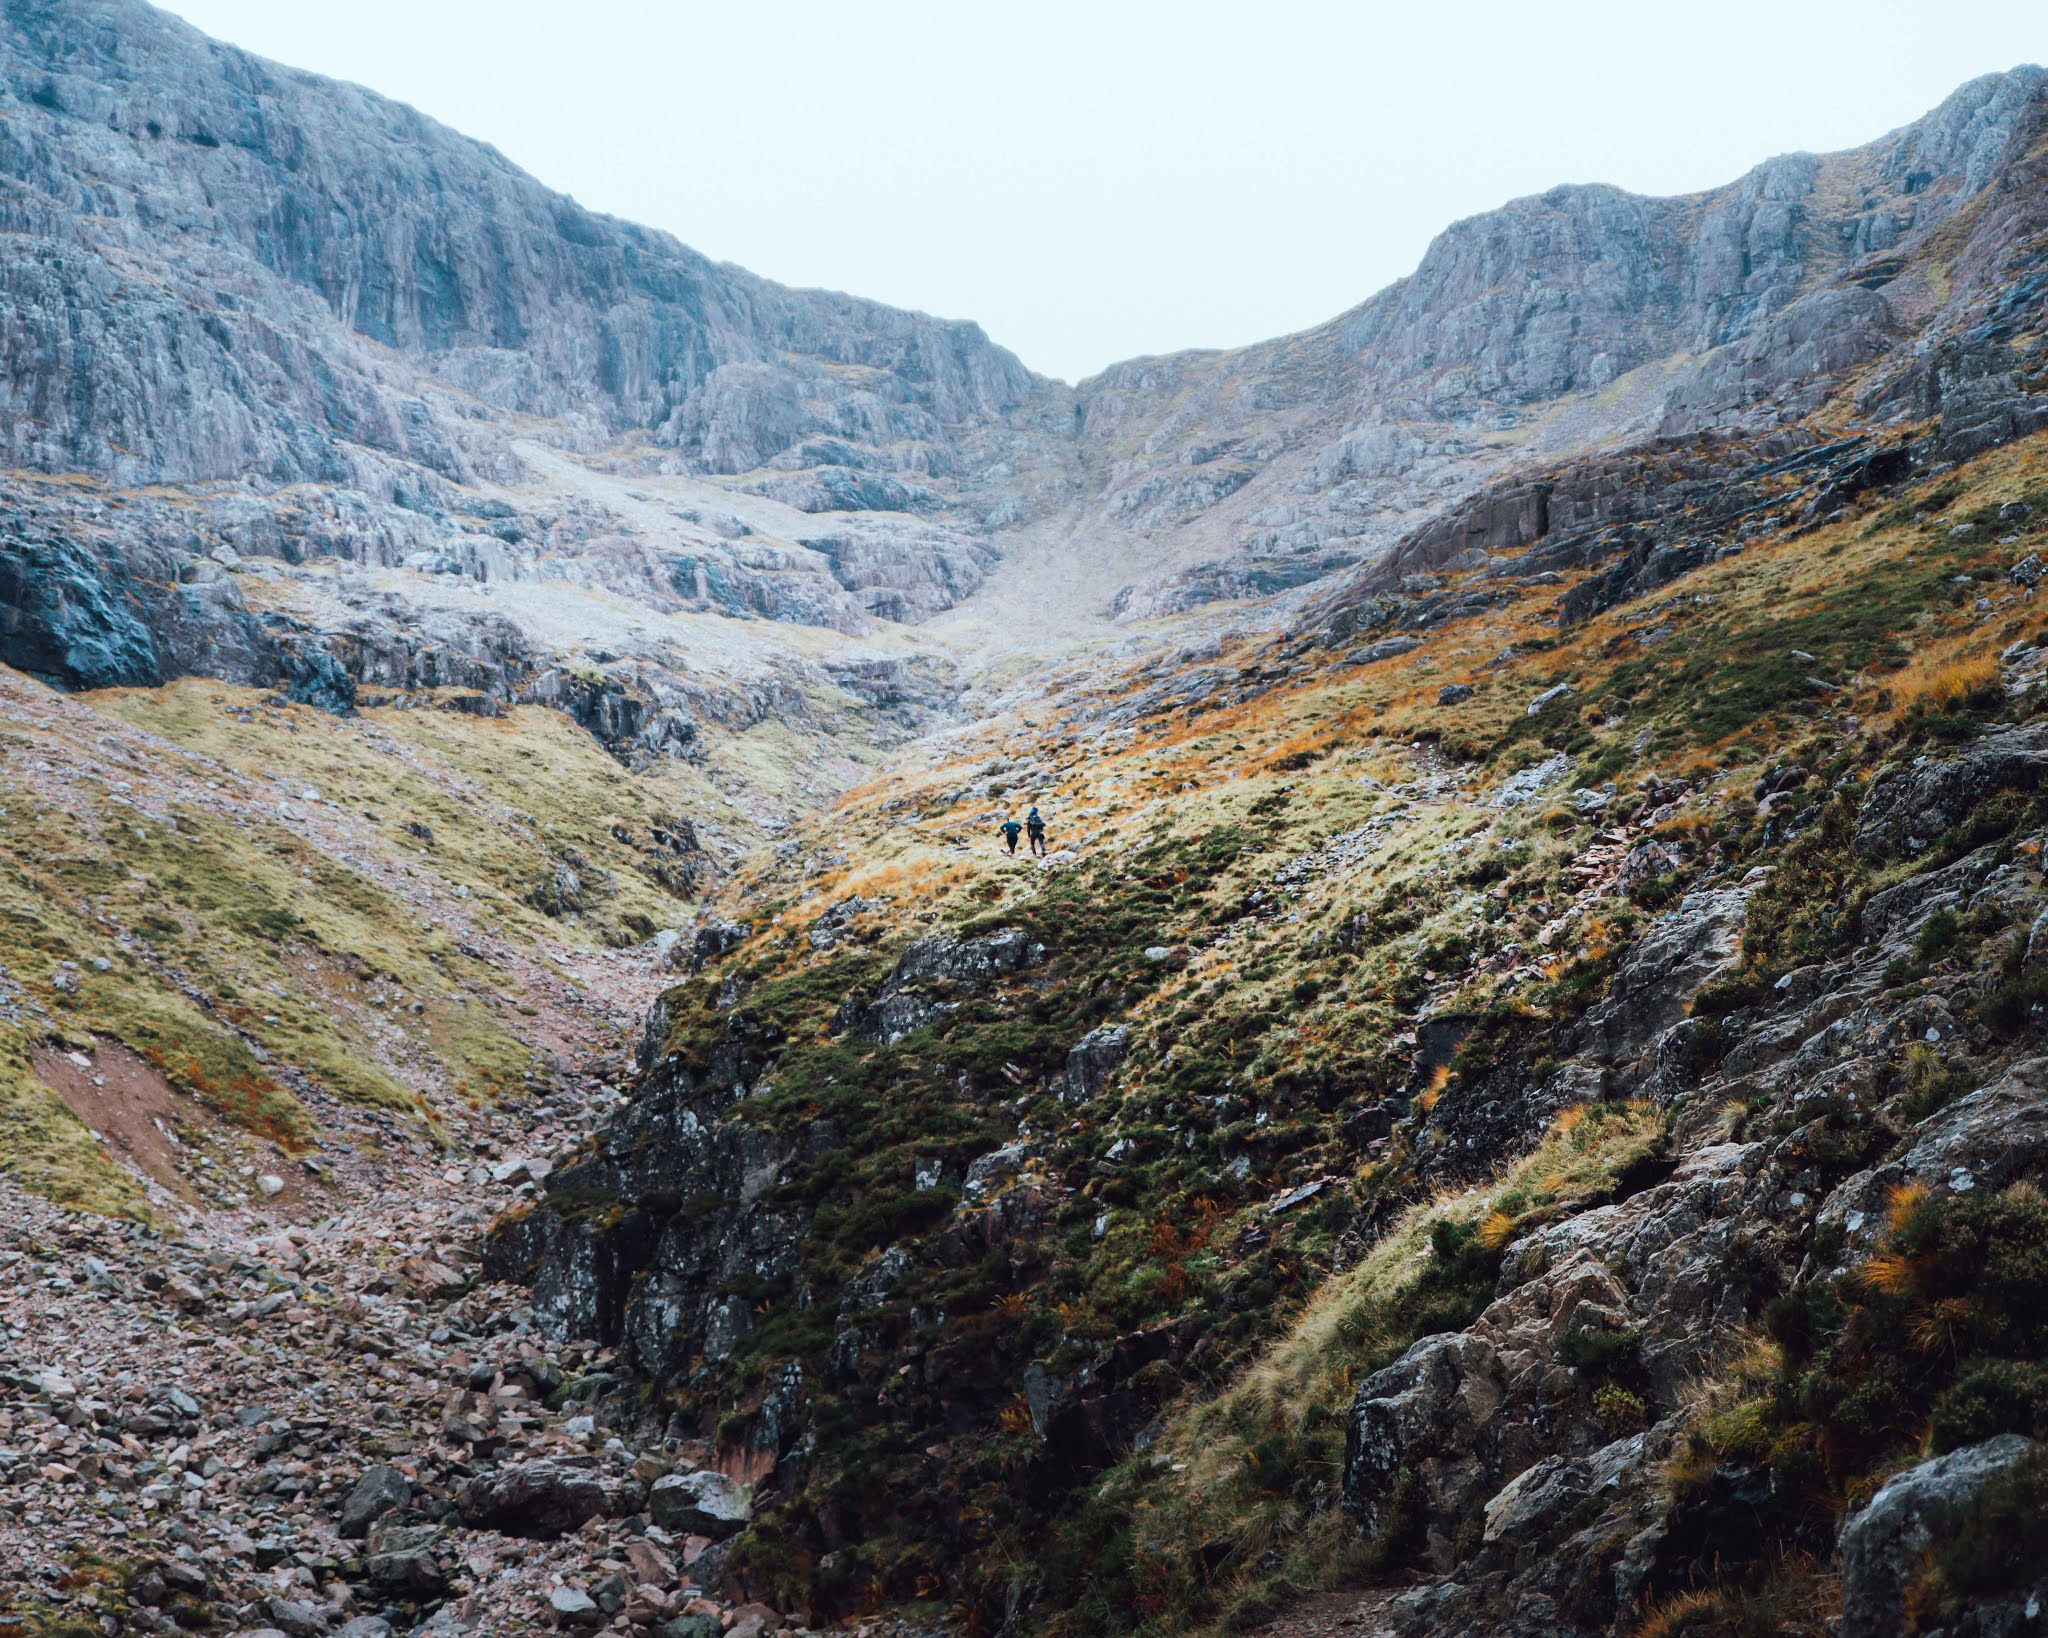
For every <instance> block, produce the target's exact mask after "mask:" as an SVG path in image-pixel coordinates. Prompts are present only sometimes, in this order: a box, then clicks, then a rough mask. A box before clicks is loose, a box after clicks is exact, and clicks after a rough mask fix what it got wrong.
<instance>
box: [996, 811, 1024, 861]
mask: <svg viewBox="0 0 2048 1638" xmlns="http://www.w3.org/2000/svg"><path fill="white" fill-rule="evenodd" d="M996 829H997V830H999V831H1001V832H1002V833H1003V840H1004V841H1006V842H1008V843H1009V844H1010V851H1011V852H1012V853H1015V852H1016V851H1017V838H1018V837H1019V836H1021V835H1022V834H1023V833H1024V827H1023V826H1022V825H1020V824H1018V823H1017V821H1016V820H1014V819H1005V820H1004V821H1003V822H1002V823H1001V824H1000V825H998V826H996Z"/></svg>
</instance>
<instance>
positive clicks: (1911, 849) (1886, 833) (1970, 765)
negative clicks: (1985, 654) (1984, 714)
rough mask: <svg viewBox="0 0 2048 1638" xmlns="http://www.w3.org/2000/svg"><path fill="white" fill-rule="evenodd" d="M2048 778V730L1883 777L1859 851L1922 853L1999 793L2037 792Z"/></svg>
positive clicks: (1859, 830)
mask: <svg viewBox="0 0 2048 1638" xmlns="http://www.w3.org/2000/svg"><path fill="white" fill-rule="evenodd" d="M2044 774H2048V726H2043V725H2042V724H2039V723H2027V724H2025V725H2024V726H2021V727H2017V728H2001V729H1998V730H1996V731H1995V732H1993V733H1988V734H1986V735H1985V736H1984V737H1983V738H1982V739H1980V740H1979V741H1977V743H1976V744H1975V745H1972V746H1971V747H1970V748H1969V749H1968V750H1967V751H1965V752H1964V753H1963V754H1962V755H1960V756H1954V757H1943V758H1941V759H1939V760H1936V761H1931V762H1927V763H1925V764H1924V765H1922V766H1920V767H1915V768H1901V769H1895V770H1894V771H1893V772H1891V773H1888V774H1882V775H1880V776H1879V777H1878V778H1877V780H1876V781H1875V782H1874V783H1873V784H1872V785H1871V787H1870V790H1869V792H1868V793H1867V794H1866V795H1865V797H1864V799H1863V811H1862V812H1861V813H1860V814H1859V815H1858V817H1857V820H1856V846H1857V849H1858V850H1859V851H1860V852H1862V853H1865V854H1868V855H1871V856H1873V857H1892V856H1896V855H1898V854H1902V853H1917V852H1918V851H1920V850H1921V849H1922V848H1925V847H1927V846H1928V845H1929V844H1931V843H1932V842H1934V841H1935V840H1936V839H1937V838H1938V837H1940V836H1941V835H1942V834H1943V833H1944V832H1946V831H1948V830H1950V829H1952V828H1953V827H1954V826H1956V825H1958V824H1960V823H1961V822H1962V821H1963V819H1964V818H1965V817H1967V816H1968V814H1969V813H1970V812H1971V810H1972V809H1974V808H1976V807H1977V806H1979V805H1980V804H1981V803H1983V802H1985V801H1987V800H1989V799H1990V798H1991V797H1993V796H1996V795H1997V794H1998V793H1999V792H2000V791H2007V790H2032V789H2034V787H2035V786H2037V785H2039V784H2040V783H2041V780H2042V777H2043V775H2044Z"/></svg>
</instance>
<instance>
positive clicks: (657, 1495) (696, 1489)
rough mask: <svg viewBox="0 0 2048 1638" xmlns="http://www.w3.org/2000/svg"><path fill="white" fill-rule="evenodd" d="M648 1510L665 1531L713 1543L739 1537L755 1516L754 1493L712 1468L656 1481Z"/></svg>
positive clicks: (651, 1490) (676, 1474) (650, 1491)
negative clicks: (697, 1537) (696, 1537)
mask: <svg viewBox="0 0 2048 1638" xmlns="http://www.w3.org/2000/svg"><path fill="white" fill-rule="evenodd" d="M647 1507H648V1511H649V1512H651V1513H652V1514H653V1515H654V1522H655V1523H656V1524H658V1525H660V1526H661V1527H662V1528H663V1529H664V1530H672V1531H675V1532H677V1533H679V1534H682V1535H692V1536H709V1537H710V1538H711V1539H712V1540H713V1541H723V1540H725V1538H726V1537H728V1536H735V1535H738V1534H739V1533H740V1531H742V1530H744V1529H745V1528H746V1527H747V1521H748V1520H749V1519H751V1518H752V1517H753V1516H754V1507H753V1496H752V1492H750V1491H749V1490H748V1489H747V1487H746V1486H745V1485H743V1484H741V1483H739V1482H738V1481H737V1480H734V1479H729V1478H727V1477H726V1476H725V1475H724V1474H723V1473H720V1472H718V1471H717V1470H715V1469H712V1468H705V1469H702V1470H701V1471H699V1472H695V1473H670V1474H668V1475H667V1476H665V1477H663V1478H659V1479H656V1480H655V1481H654V1485H653V1487H652V1488H651V1489H650V1490H649V1491H648V1493H647Z"/></svg>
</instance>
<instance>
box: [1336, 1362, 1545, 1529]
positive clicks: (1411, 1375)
mask: <svg viewBox="0 0 2048 1638" xmlns="http://www.w3.org/2000/svg"><path fill="white" fill-rule="evenodd" d="M1506 1395H1507V1388H1506V1383H1505V1380H1504V1377H1503V1372H1502V1367H1501V1362H1500V1359H1499V1357H1498V1356H1497V1355H1496V1354H1495V1352H1494V1349H1493V1346H1492V1344H1491V1343H1489V1342H1487V1341H1486V1339H1485V1338H1483V1337H1480V1336H1476V1335H1474V1334H1473V1333H1471V1332H1469V1331H1458V1332H1450V1333H1447V1334H1445V1335H1442V1336H1431V1337H1424V1338H1423V1339H1422V1340H1421V1341H1419V1342H1417V1343H1416V1344H1415V1345H1414V1346H1413V1347H1412V1348H1410V1349H1409V1350H1408V1351H1407V1352H1406V1353H1405V1354H1403V1355H1402V1356H1401V1357H1400V1358H1399V1359H1398V1360H1396V1361H1395V1362H1394V1363H1393V1364H1392V1365H1389V1366H1388V1367H1387V1368H1386V1369H1385V1370H1383V1371H1379V1372H1377V1373H1375V1374H1374V1375H1373V1376H1371V1377H1369V1378H1367V1379H1366V1381H1365V1383H1364V1384H1363V1385H1362V1386H1361V1387H1360V1388H1359V1390H1358V1393H1357V1396H1356V1397H1355V1398H1354V1399H1353V1400H1352V1403H1351V1416H1350V1421H1349V1424H1348V1426H1347V1428H1346V1431H1345V1440H1344V1506H1345V1508H1346V1509H1347V1510H1348V1511H1349V1512H1350V1513H1351V1515H1352V1517H1353V1518H1355V1519H1356V1520H1357V1521H1358V1522H1359V1524H1360V1526H1361V1527H1362V1528H1363V1529H1364V1530H1365V1532H1366V1534H1367V1535H1368V1536H1370V1537H1375V1538H1376V1537H1379V1536H1381V1535H1383V1534H1384V1533H1385V1532H1387V1531H1388V1530H1389V1529H1391V1528H1393V1527H1394V1526H1395V1524H1396V1523H1397V1522H1398V1521H1399V1520H1400V1518H1401V1516H1402V1513H1403V1510H1404V1509H1405V1508H1408V1507H1413V1508H1416V1509H1418V1510H1419V1511H1420V1513H1421V1515H1422V1517H1423V1519H1424V1521H1425V1526H1426V1529H1427V1532H1428V1535H1429V1538H1430V1546H1431V1552H1432V1556H1434V1557H1436V1558H1439V1559H1441V1558H1442V1557H1443V1555H1444V1553H1445V1552H1446V1551H1447V1550H1448V1534H1449V1530H1450V1529H1451V1528H1454V1527H1455V1524H1456V1522H1457V1521H1458V1520H1459V1519H1460V1518H1462V1517H1463V1516H1464V1515H1465V1514H1466V1513H1467V1512H1468V1511H1470V1509H1471V1508H1472V1507H1473V1506H1474V1505H1475V1504H1476V1503H1477V1502H1478V1501H1479V1500H1480V1499H1481V1498H1482V1497H1484V1496H1485V1495H1486V1494H1487V1493H1488V1492H1489V1491H1490V1490H1491V1489H1492V1488H1493V1486H1492V1485H1490V1484H1489V1483H1488V1470H1487V1465H1486V1463H1485V1461H1484V1460H1483V1459H1482V1458H1481V1456H1480V1454H1479V1447H1480V1445H1481V1443H1482V1441H1483V1440H1484V1439H1485V1437H1486V1434H1487V1431H1488V1427H1489V1424H1490V1423H1491V1422H1492V1421H1493V1418H1494V1416H1495V1414H1496V1413H1497V1412H1498V1411H1499V1410H1500V1408H1501V1405H1502V1403H1503V1401H1504V1400H1505V1398H1506Z"/></svg>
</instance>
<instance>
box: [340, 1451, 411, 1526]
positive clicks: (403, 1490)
mask: <svg viewBox="0 0 2048 1638" xmlns="http://www.w3.org/2000/svg"><path fill="white" fill-rule="evenodd" d="M411 1501H412V1481H411V1480H409V1479H408V1478H406V1476H405V1475H404V1474H403V1473H401V1472H399V1471H398V1469H397V1468H395V1467H392V1466H391V1465H389V1464H388V1463H380V1464H379V1465H377V1466H376V1467H373V1468H371V1469H369V1470H368V1471H367V1472H365V1473H364V1474H363V1476H362V1477H361V1478H360V1479H358V1480H357V1481H356V1482H355V1486H354V1488H353V1489H351V1490H350V1491H349V1493H348V1495H347V1496H345V1497H344V1498H343V1499H342V1503H341V1511H340V1512H339V1513H338V1514H336V1515H335V1528H336V1529H337V1530H339V1531H340V1532H341V1534H342V1536H343V1538H344V1539H346V1540H350V1541H360V1540H362V1538H363V1537H364V1536H367V1535H368V1534H369V1533H370V1526H371V1525H373V1524H375V1523H376V1522H377V1520H378V1519H380V1518H382V1517H383V1516H384V1515H385V1514H386V1513H391V1512H395V1511H397V1510H398V1509H400V1508H403V1507H406V1506H408V1505H409V1504H410V1503H411Z"/></svg>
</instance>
